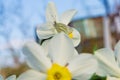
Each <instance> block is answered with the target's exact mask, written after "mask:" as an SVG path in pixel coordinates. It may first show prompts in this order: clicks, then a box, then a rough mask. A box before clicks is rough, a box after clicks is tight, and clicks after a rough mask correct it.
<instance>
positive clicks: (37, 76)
mask: <svg viewBox="0 0 120 80" xmlns="http://www.w3.org/2000/svg"><path fill="white" fill-rule="evenodd" d="M17 80H46V75H45V74H44V73H41V72H38V71H35V70H28V71H26V72H24V73H23V74H21V75H20V76H19V77H18V79H17Z"/></svg>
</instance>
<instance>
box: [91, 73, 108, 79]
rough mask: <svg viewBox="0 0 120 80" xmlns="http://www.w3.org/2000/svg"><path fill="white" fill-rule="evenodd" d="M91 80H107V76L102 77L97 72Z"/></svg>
mask: <svg viewBox="0 0 120 80" xmlns="http://www.w3.org/2000/svg"><path fill="white" fill-rule="evenodd" d="M90 80H106V77H101V76H98V75H96V74H93V76H92V77H91V79H90Z"/></svg>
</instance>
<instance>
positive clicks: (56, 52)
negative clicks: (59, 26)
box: [18, 33, 97, 80]
mask: <svg viewBox="0 0 120 80" xmlns="http://www.w3.org/2000/svg"><path fill="white" fill-rule="evenodd" d="M48 50H49V53H48V55H49V56H46V54H45V50H44V49H43V47H42V46H40V45H39V44H37V43H35V42H28V43H26V44H25V46H24V48H23V53H24V54H25V55H26V60H27V63H28V65H29V66H30V67H31V68H32V69H34V70H28V71H26V72H24V73H23V74H21V75H20V76H19V77H18V80H72V79H75V80H88V79H89V78H90V77H91V76H92V74H93V73H94V72H95V71H96V68H97V61H96V59H94V57H93V56H92V55H91V54H80V55H77V56H76V57H73V55H74V46H73V44H72V41H71V40H70V39H69V38H68V37H67V36H66V35H65V34H64V33H60V34H57V35H55V36H54V37H53V38H52V39H51V40H50V44H49V46H48Z"/></svg>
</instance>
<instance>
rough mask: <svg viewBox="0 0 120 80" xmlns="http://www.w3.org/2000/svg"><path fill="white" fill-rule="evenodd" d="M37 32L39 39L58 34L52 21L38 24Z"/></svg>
mask: <svg viewBox="0 0 120 80" xmlns="http://www.w3.org/2000/svg"><path fill="white" fill-rule="evenodd" d="M36 32H37V36H38V37H39V39H47V38H50V37H52V36H53V35H55V34H56V30H55V28H54V27H53V25H52V23H46V24H43V25H40V26H38V27H37V30H36Z"/></svg>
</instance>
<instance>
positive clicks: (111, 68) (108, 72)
mask: <svg viewBox="0 0 120 80" xmlns="http://www.w3.org/2000/svg"><path fill="white" fill-rule="evenodd" d="M95 57H96V58H97V60H98V64H99V68H98V70H97V72H96V73H97V74H98V75H100V76H108V77H107V80H120V41H119V42H118V43H117V44H116V46H115V51H113V50H111V49H107V48H103V49H99V50H97V51H96V52H95Z"/></svg>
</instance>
